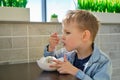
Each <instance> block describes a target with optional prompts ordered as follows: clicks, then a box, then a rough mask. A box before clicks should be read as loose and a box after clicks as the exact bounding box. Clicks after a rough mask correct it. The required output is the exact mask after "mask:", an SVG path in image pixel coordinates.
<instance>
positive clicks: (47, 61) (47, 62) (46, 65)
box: [37, 56, 56, 71]
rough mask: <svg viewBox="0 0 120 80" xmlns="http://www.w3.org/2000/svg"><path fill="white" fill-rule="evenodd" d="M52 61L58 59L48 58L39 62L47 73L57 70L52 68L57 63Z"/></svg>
mask: <svg viewBox="0 0 120 80" xmlns="http://www.w3.org/2000/svg"><path fill="white" fill-rule="evenodd" d="M50 59H51V60H52V59H56V58H55V57H52V56H48V57H42V58H40V60H37V64H38V66H39V67H40V68H41V69H42V70H45V71H55V70H56V68H52V67H50V65H52V64H55V62H51V61H50Z"/></svg>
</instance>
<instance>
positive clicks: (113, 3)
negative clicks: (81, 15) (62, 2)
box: [77, 0, 120, 23]
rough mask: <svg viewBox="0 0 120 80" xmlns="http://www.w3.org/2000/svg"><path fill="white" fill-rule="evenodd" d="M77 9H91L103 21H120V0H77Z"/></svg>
mask: <svg viewBox="0 0 120 80" xmlns="http://www.w3.org/2000/svg"><path fill="white" fill-rule="evenodd" d="M77 9H83V10H89V11H91V12H92V13H93V14H95V15H96V16H97V17H98V18H99V20H100V21H101V22H107V23H120V0H77Z"/></svg>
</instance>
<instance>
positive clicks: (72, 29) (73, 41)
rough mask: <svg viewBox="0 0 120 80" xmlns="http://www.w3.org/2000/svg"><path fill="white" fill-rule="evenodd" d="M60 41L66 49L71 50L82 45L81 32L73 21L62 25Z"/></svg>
mask: <svg viewBox="0 0 120 80" xmlns="http://www.w3.org/2000/svg"><path fill="white" fill-rule="evenodd" d="M62 32H63V35H62V42H63V46H64V47H65V48H66V49H67V50H68V51H72V50H75V49H78V48H80V46H81V45H82V33H83V31H81V30H80V29H79V28H78V27H77V26H76V24H75V23H73V22H72V23H70V24H67V25H63V29H62Z"/></svg>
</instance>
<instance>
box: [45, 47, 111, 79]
mask: <svg viewBox="0 0 120 80" xmlns="http://www.w3.org/2000/svg"><path fill="white" fill-rule="evenodd" d="M64 54H66V55H67V59H68V61H69V62H70V63H71V64H73V62H74V59H75V54H76V53H75V51H71V52H67V51H66V49H65V48H61V49H60V50H57V51H54V52H48V51H47V47H46V48H45V49H44V56H45V57H46V56H55V57H56V58H61V57H63V56H64ZM111 75H112V64H111V61H110V59H109V57H108V56H107V55H105V54H104V52H102V51H101V50H100V49H98V48H97V46H96V45H94V50H93V52H92V55H91V57H90V59H89V61H88V62H87V63H86V64H85V68H84V70H83V71H82V70H79V71H78V72H77V74H76V75H75V76H76V77H77V78H79V79H80V80H111Z"/></svg>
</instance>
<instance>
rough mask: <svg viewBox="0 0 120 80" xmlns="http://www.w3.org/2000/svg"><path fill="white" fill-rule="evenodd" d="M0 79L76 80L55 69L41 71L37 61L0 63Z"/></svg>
mask: <svg viewBox="0 0 120 80" xmlns="http://www.w3.org/2000/svg"><path fill="white" fill-rule="evenodd" d="M0 80H78V79H77V78H76V77H74V76H72V75H67V74H59V73H58V72H57V71H43V70H41V69H40V68H39V67H38V65H37V63H22V64H10V65H0Z"/></svg>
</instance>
